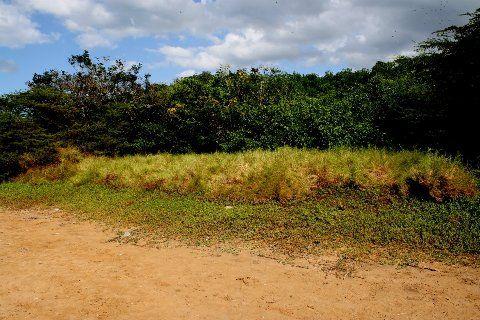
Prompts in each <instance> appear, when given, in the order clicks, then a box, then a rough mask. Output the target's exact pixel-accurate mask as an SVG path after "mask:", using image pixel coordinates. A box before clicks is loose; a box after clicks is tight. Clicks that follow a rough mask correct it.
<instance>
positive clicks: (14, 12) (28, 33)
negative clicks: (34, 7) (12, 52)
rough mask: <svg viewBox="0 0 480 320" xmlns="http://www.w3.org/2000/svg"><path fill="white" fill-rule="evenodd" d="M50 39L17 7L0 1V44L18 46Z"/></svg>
mask: <svg viewBox="0 0 480 320" xmlns="http://www.w3.org/2000/svg"><path fill="white" fill-rule="evenodd" d="M50 39H51V36H49V35H46V34H43V33H42V32H41V31H40V30H39V29H38V26H37V25H36V24H35V23H33V22H32V20H31V19H30V18H29V16H28V15H27V14H25V13H24V12H22V11H21V10H20V9H19V8H18V7H16V6H14V5H10V4H7V3H4V2H2V1H0V46H4V47H9V48H19V47H23V46H25V45H27V44H33V43H43V42H47V41H49V40H50Z"/></svg>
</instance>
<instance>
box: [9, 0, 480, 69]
mask: <svg viewBox="0 0 480 320" xmlns="http://www.w3.org/2000/svg"><path fill="white" fill-rule="evenodd" d="M0 1H1V0H0ZM474 2H475V1H472V0H456V1H447V0H396V1H385V0H296V1H291V0H277V1H272V0H242V1H238V0H221V1H215V0H201V1H193V0H13V2H12V3H13V5H10V6H9V8H10V9H11V10H18V14H19V15H22V14H23V12H25V15H24V17H25V19H26V21H27V22H25V23H24V24H26V25H27V27H26V28H22V30H30V32H35V31H37V32H39V31H38V29H37V28H36V26H35V25H34V24H32V22H31V21H30V20H29V19H28V14H29V13H31V12H42V13H47V14H51V15H53V16H55V17H57V18H59V19H60V20H61V21H62V22H63V24H64V25H65V27H66V28H67V29H68V30H70V31H71V32H74V33H76V34H77V41H78V43H79V45H80V46H82V47H85V48H92V47H98V46H101V47H114V46H115V44H116V43H117V42H118V41H120V40H121V39H124V38H129V37H154V38H156V39H157V41H158V42H159V45H158V48H157V49H156V51H158V52H159V53H160V56H161V57H162V58H163V59H164V60H165V61H166V62H168V63H171V64H175V65H178V66H181V67H183V68H186V69H191V70H194V69H195V70H201V69H214V68H216V67H218V66H219V65H221V64H229V65H232V66H248V65H252V64H271V63H278V62H281V61H289V62H293V63H299V64H305V65H314V64H342V65H349V66H353V67H357V68H360V67H365V66H367V67H368V66H370V65H371V64H372V63H374V62H375V61H376V60H379V59H386V58H389V57H393V56H395V55H398V54H401V53H410V52H412V48H413V47H414V45H415V42H418V41H421V40H423V39H425V38H426V37H428V36H429V35H430V34H431V32H433V31H435V30H438V29H440V28H443V27H446V26H448V25H451V24H457V23H462V22H463V21H465V18H462V17H460V16H459V15H460V14H461V13H464V12H467V11H472V10H474V9H475V7H476V5H475V3H474ZM0 3H1V2H0ZM4 6H5V5H4ZM7 6H8V5H7ZM477 6H478V4H477ZM12 8H13V9H12ZM0 12H1V11H0ZM0 14H1V13H0ZM0 21H1V20H0ZM28 23H30V27H29V26H28ZM0 25H1V24H0ZM0 28H1V27H0ZM32 30H33V31H32ZM17 32H20V31H17ZM11 33H13V31H12V32H11ZM27 33H28V32H27ZM0 37H2V36H1V35H0ZM39 37H40V38H41V33H40V36H39V35H38V34H37V39H38V38H39ZM172 39H186V40H187V42H188V40H189V39H190V40H191V39H195V41H194V43H202V45H191V44H190V45H185V46H179V45H178V43H176V42H175V45H172V43H174V42H173V40H172ZM1 43H2V40H1V38H0V44H1ZM3 43H8V41H7V40H3ZM24 43H28V41H26V42H25V41H24ZM189 43H192V41H190V42H189ZM11 46H12V44H11Z"/></svg>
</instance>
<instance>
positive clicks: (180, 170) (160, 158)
mask: <svg viewBox="0 0 480 320" xmlns="http://www.w3.org/2000/svg"><path fill="white" fill-rule="evenodd" d="M60 154H61V157H60V162H59V163H58V164H56V165H53V166H50V167H47V168H39V169H33V170H30V171H29V172H28V173H26V174H24V175H23V176H21V177H20V178H19V179H18V180H19V181H22V182H28V183H41V182H45V181H67V182H70V183H72V184H73V185H76V186H81V185H86V184H90V185H102V186H106V187H109V188H113V189H121V188H131V189H134V190H156V191H160V192H163V193H166V194H170V195H183V196H185V195H187V196H195V197H199V198H202V199H207V200H210V201H218V200H221V201H235V202H244V203H263V202H268V201H278V202H281V203H286V202H289V201H300V200H308V199H310V200H313V199H317V198H319V197H322V196H323V195H324V194H326V193H329V192H337V193H342V190H344V189H352V188H353V189H358V190H360V191H369V192H377V193H383V194H385V193H387V194H391V195H394V196H403V197H413V198H421V199H424V200H435V201H439V202H440V201H445V200H449V199H457V198H461V197H465V196H474V195H475V194H476V193H477V186H476V180H475V177H474V176H473V175H472V174H471V173H469V172H468V171H467V170H466V169H465V168H464V167H463V166H462V164H461V163H460V162H458V161H455V160H451V159H448V158H446V157H443V156H440V155H435V154H429V153H421V152H414V151H401V152H390V151H386V150H378V149H365V150H349V149H334V150H328V151H320V150H300V149H293V148H280V149H278V150H276V151H261V150H256V151H247V152H241V153H234V154H227V153H214V154H186V155H172V154H158V155H151V156H126V157H120V158H107V157H95V156H91V157H85V158H84V157H82V155H81V154H80V153H79V152H78V151H76V150H74V149H63V150H62V151H61V152H60Z"/></svg>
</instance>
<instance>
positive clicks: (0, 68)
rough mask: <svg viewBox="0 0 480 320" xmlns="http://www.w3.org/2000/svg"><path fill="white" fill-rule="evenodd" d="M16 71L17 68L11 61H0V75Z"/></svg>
mask: <svg viewBox="0 0 480 320" xmlns="http://www.w3.org/2000/svg"><path fill="white" fill-rule="evenodd" d="M17 70H18V66H17V64H16V63H15V61H13V60H3V59H0V73H13V72H15V71H17Z"/></svg>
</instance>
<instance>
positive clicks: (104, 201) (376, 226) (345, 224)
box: [0, 182, 480, 255]
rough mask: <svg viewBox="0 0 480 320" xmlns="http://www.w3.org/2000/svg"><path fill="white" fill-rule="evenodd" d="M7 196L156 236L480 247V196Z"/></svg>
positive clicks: (78, 192) (19, 189)
mask: <svg viewBox="0 0 480 320" xmlns="http://www.w3.org/2000/svg"><path fill="white" fill-rule="evenodd" d="M0 203H1V205H2V206H4V207H38V206H40V207H52V206H56V207H60V208H63V209H65V210H68V211H71V212H73V213H75V214H79V215H80V216H81V217H83V218H90V219H95V220H99V221H104V222H107V223H110V224H114V225H117V226H128V227H133V226H135V227H137V228H141V229H143V230H145V231H146V232H147V233H149V234H151V235H158V236H161V237H167V238H178V239H186V240H188V241H189V242H192V243H212V242H222V241H225V240H243V241H253V242H261V243H264V244H266V245H268V246H270V247H272V248H273V249H274V250H276V251H279V252H286V253H306V252H317V251H318V250H324V249H331V248H343V250H346V252H353V251H357V252H359V251H362V252H365V251H368V250H369V249H368V248H387V251H389V252H391V253H392V255H395V252H402V250H403V251H405V250H413V251H414V252H417V253H418V252H420V251H425V252H430V253H435V254H473V255H477V254H478V253H480V241H479V239H480V198H479V197H473V198H462V199H457V200H451V201H447V202H444V203H436V202H432V201H422V200H415V199H413V200H412V199H408V200H406V199H403V198H395V197H394V198H388V199H387V198H385V197H384V196H382V195H379V194H375V193H368V192H366V191H359V190H357V189H345V190H344V192H343V193H335V194H331V195H328V194H326V195H324V197H323V198H322V199H320V200H315V201H301V202H290V203H288V204H281V203H278V202H266V203H262V204H248V203H232V202H228V201H215V202H213V201H205V200H199V199H196V198H192V197H190V196H171V195H168V194H165V193H162V192H160V191H145V190H135V189H112V188H108V187H106V186H103V185H96V184H83V185H80V186H77V185H74V184H73V183H72V182H45V183H40V184H36V185H32V184H27V183H21V182H12V183H4V184H0ZM388 248H390V249H388ZM392 248H394V249H392Z"/></svg>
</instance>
